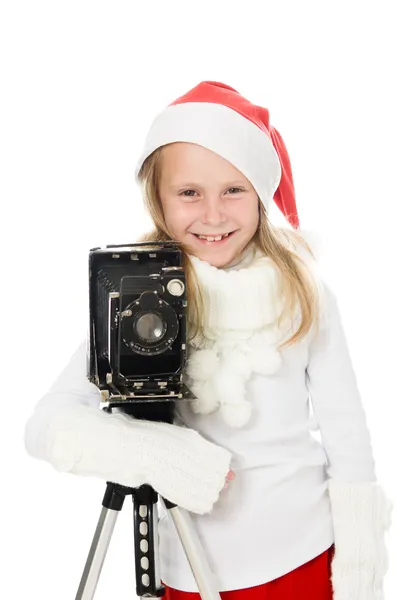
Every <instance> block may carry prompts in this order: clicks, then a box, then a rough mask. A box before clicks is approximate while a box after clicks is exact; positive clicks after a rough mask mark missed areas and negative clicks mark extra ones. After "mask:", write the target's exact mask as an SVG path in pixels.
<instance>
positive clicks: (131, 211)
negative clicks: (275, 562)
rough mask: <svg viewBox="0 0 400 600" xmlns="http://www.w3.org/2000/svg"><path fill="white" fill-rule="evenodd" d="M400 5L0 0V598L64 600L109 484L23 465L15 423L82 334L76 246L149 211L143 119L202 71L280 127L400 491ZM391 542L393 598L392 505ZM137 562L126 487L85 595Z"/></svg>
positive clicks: (82, 257) (392, 489)
mask: <svg viewBox="0 0 400 600" xmlns="http://www.w3.org/2000/svg"><path fill="white" fill-rule="evenodd" d="M397 4H398V3H397V2H395V1H393V2H388V1H385V0H381V1H380V2H379V3H378V2H370V1H368V0H367V1H364V2H362V1H361V0H360V1H354V0H345V1H339V2H338V1H337V0H336V2H334V3H327V2H320V1H314V2H310V1H308V2H307V1H306V0H302V1H301V2H296V1H293V2H288V1H284V0H276V1H275V2H261V1H260V0H247V2H240V3H237V2H233V1H232V0H231V1H229V2H221V1H220V2H218V0H214V2H206V1H205V0H202V2H199V3H194V2H176V1H175V2H174V1H169V2H163V1H159V2H156V1H153V2H147V3H146V2H133V1H132V2H126V1H115V2H104V1H99V0H97V1H96V2H93V1H88V0H79V1H76V0H70V1H69V2H61V1H57V0H52V1H44V0H36V1H35V2H22V1H18V0H13V2H11V1H9V2H4V3H2V6H1V9H0V47H1V63H0V70H1V71H0V85H1V88H2V90H1V94H0V102H1V111H0V122H1V128H0V129H1V133H0V145H1V149H0V151H1V161H0V164H1V178H0V185H1V206H2V228H1V250H2V252H1V255H2V278H1V285H2V293H1V299H2V300H1V301H2V316H3V330H4V336H3V340H2V341H3V343H2V365H3V385H2V391H3V394H2V402H3V410H2V424H3V426H2V427H1V435H0V441H1V446H2V448H1V456H2V494H1V505H2V506H1V515H2V527H1V543H2V551H3V559H2V563H3V570H2V571H3V572H2V576H1V578H0V587H1V588H3V590H2V593H1V596H2V597H4V598H6V597H7V598H26V597H28V596H29V597H30V598H34V599H36V598H38V599H39V598H40V600H54V599H55V598H57V600H71V598H74V597H75V593H76V590H77V586H78V583H79V580H80V576H81V572H82V569H83V566H84V563H85V560H86V555H87V552H88V550H89V546H90V543H91V540H92V536H93V533H94V529H95V526H96V523H97V519H98V516H99V513H100V509H101V500H102V497H103V492H104V483H103V482H102V481H99V480H88V479H84V478H79V477H76V476H74V475H67V474H59V473H57V472H56V471H54V470H53V469H52V468H51V467H50V466H49V465H47V464H46V463H43V462H40V461H35V460H33V459H32V458H30V457H29V456H28V455H27V454H26V452H25V449H24V446H23V429H24V425H25V422H26V420H27V418H28V416H29V414H30V413H31V411H32V410H33V408H34V406H35V404H36V402H37V401H38V400H39V399H40V397H41V395H43V394H44V393H45V391H46V390H47V388H48V386H49V385H50V384H51V383H52V381H53V380H54V379H55V377H56V376H57V375H58V373H59V372H60V371H61V369H62V368H63V367H64V365H65V363H66V362H67V361H68V360H69V358H70V356H71V354H72V352H73V351H74V349H75V347H76V346H77V345H78V343H79V341H80V340H81V339H82V337H83V336H84V335H86V325H87V318H88V298H87V278H88V273H87V259H88V252H89V249H90V248H92V247H94V246H99V245H103V244H111V243H127V242H130V241H134V240H135V238H136V237H137V236H138V235H139V234H140V233H142V231H144V230H145V229H147V228H148V226H149V221H148V220H147V218H146V216H145V215H144V212H143V209H142V205H141V197H140V191H139V189H138V188H137V187H136V184H135V182H134V179H133V172H134V165H135V160H136V158H137V156H138V154H139V152H140V149H141V143H142V141H143V138H144V135H145V133H146V130H147V128H148V126H149V125H150V122H151V120H152V119H153V117H154V116H155V114H156V113H157V112H158V111H160V110H162V108H164V106H166V104H168V103H169V102H171V101H172V100H173V99H175V98H176V97H177V96H179V95H181V94H182V93H184V92H186V91H187V90H188V89H190V88H191V87H193V86H194V85H196V84H197V83H199V82H200V81H201V80H204V79H208V80H217V81H223V82H225V83H227V84H229V85H231V86H233V87H235V88H236V89H238V90H239V91H240V92H241V93H242V94H243V95H245V96H246V97H248V98H249V99H251V100H252V101H253V102H255V103H258V104H261V105H264V106H266V107H268V108H269V110H270V113H271V123H272V125H274V127H276V128H277V129H278V131H279V132H280V133H281V135H282V136H283V139H284V140H285V143H286V145H287V147H288V151H289V154H290V157H291V161H292V166H293V173H294V179H295V185H296V191H297V202H298V210H299V215H300V221H301V224H302V227H303V228H305V229H308V230H311V231H313V232H315V234H316V235H317V236H319V238H320V243H321V244H322V245H321V248H320V255H321V259H320V260H321V266H322V267H323V269H324V270H325V273H326V277H327V279H328V280H329V281H330V282H331V285H332V287H333V288H334V290H335V291H336V294H337V296H338V298H339V302H340V306H341V309H342V317H343V321H344V325H345V328H346V331H347V335H348V341H349V345H350V349H351V353H352V357H353V362H354V367H355V369H356V372H357V375H358V382H359V387H360V390H361V393H362V396H363V400H364V405H365V409H366V412H367V418H368V423H369V427H370V430H371V434H372V438H373V444H374V450H375V457H376V462H377V471H378V476H379V480H380V483H381V484H382V485H383V486H384V487H385V488H386V491H387V493H388V494H389V495H390V496H391V497H392V499H393V500H394V501H395V503H398V501H399V500H400V486H399V475H398V474H399V468H398V457H399V456H400V447H399V446H400V444H399V433H398V431H399V429H398V415H399V384H398V373H399V370H400V364H399V360H400V353H399V349H398V347H399V346H398V340H399V334H400V328H399V319H398V309H397V310H396V306H397V307H399V306H400V296H399V281H398V277H399V268H398V263H399V258H400V253H399V248H398V240H397V235H398V219H399V216H400V210H399V183H398V174H399V167H398V165H399V158H400V156H399V145H398V140H399V136H400V127H399V124H400V123H399V113H398V107H399V105H400V96H399V89H398V59H396V56H397V57H398V56H399V52H400V44H399V37H398V25H399V23H398V19H397V18H395V8H398V6H397ZM274 219H275V220H278V221H279V215H278V213H277V211H274ZM388 542H389V552H390V560H391V566H390V570H389V573H388V576H387V578H386V600H395V598H398V597H399V590H400V585H399V582H398V581H396V580H397V578H398V574H397V572H396V566H397V564H398V562H399V558H400V551H399V546H398V544H399V543H400V529H399V521H398V518H397V515H396V508H395V512H394V513H393V525H392V529H391V532H390V536H389V539H388ZM132 565H133V541H132V527H131V502H130V499H127V500H126V502H125V507H124V510H123V511H122V513H121V515H120V517H119V519H118V521H117V526H116V529H115V533H114V536H113V538H112V543H111V546H110V550H109V553H108V555H107V560H106V562H105V565H104V569H103V573H102V575H101V578H100V583H99V586H98V589H97V592H96V595H95V598H96V600H102V599H108V598H109V597H110V593H112V594H113V597H115V598H116V597H124V598H133V597H136V596H135V591H134V589H135V588H134V573H133V568H132ZM4 567H6V568H4Z"/></svg>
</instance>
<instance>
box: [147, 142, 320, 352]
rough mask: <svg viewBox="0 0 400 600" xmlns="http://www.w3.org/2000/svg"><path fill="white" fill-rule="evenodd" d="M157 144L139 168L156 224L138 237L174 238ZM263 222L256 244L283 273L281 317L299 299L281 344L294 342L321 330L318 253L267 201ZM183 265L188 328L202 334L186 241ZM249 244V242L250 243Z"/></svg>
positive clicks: (197, 290) (200, 307) (261, 207)
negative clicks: (273, 214)
mask: <svg viewBox="0 0 400 600" xmlns="http://www.w3.org/2000/svg"><path fill="white" fill-rule="evenodd" d="M162 148H163V147H162V146H161V147H160V148H157V149H156V150H155V151H154V152H152V154H150V156H148V157H147V159H146V160H145V161H144V163H143V165H142V168H141V170H140V172H139V180H140V183H141V185H142V192H143V201H144V204H145V207H146V209H147V211H148V213H149V215H150V217H151V219H152V221H153V223H154V228H153V229H152V230H151V231H148V232H146V233H145V234H144V235H143V236H141V237H140V239H139V240H138V241H141V242H146V241H155V242H165V241H171V240H173V239H174V238H173V236H172V234H171V232H170V231H169V230H168V227H167V224H166V222H165V219H164V213H163V209H162V204H161V199H160V196H159V191H158V190H159V181H160V175H161V151H162ZM259 214H260V217H259V225H258V229H257V231H256V233H255V234H254V237H253V239H252V240H251V241H250V242H249V244H250V243H252V242H254V243H255V245H256V247H258V248H259V250H261V252H262V253H263V254H265V255H266V256H268V257H269V258H270V259H271V260H272V261H273V263H275V265H276V267H277V268H278V271H279V272H280V273H281V290H282V297H283V299H284V308H283V311H282V314H281V316H280V319H279V321H280V322H281V321H282V320H284V319H287V318H289V319H290V320H292V319H293V316H294V310H295V306H296V303H298V305H299V307H300V314H301V320H300V324H299V326H298V328H297V330H296V331H295V332H294V333H293V335H292V336H291V337H290V338H289V339H287V340H286V341H285V342H283V343H282V344H281V347H284V346H288V345H291V344H294V343H296V342H298V341H299V340H301V339H302V338H303V337H304V336H305V335H306V334H307V333H308V331H309V330H310V329H311V327H312V326H313V325H315V327H316V329H317V330H318V321H319V291H318V290H319V288H318V283H317V279H316V278H315V277H314V276H313V271H312V269H311V268H310V264H311V262H310V260H312V259H314V258H315V257H314V254H313V252H312V250H311V248H310V246H309V245H308V244H307V242H306V240H305V239H304V238H303V237H302V236H301V235H300V234H299V233H298V232H297V231H295V230H291V229H289V228H284V227H276V226H274V225H273V224H272V223H271V222H270V221H269V219H268V217H267V213H266V210H265V207H264V205H263V204H262V203H261V202H259ZM177 243H178V244H181V251H182V265H183V269H184V271H185V277H186V286H187V302H188V325H189V327H188V330H189V332H190V337H191V338H193V337H195V336H197V335H200V336H201V335H202V323H203V318H204V314H205V311H204V301H203V297H202V294H201V288H200V286H199V284H198V281H197V278H196V274H195V271H194V268H193V266H192V263H191V261H190V259H189V256H188V251H187V249H186V248H185V245H184V244H182V243H181V242H177ZM249 244H248V245H249ZM299 246H300V247H301V248H303V249H304V250H305V251H306V253H307V256H309V257H310V260H308V259H307V260H303V258H301V257H300V256H299V254H298V251H297V249H298V248H299Z"/></svg>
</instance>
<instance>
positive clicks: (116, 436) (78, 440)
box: [25, 404, 231, 514]
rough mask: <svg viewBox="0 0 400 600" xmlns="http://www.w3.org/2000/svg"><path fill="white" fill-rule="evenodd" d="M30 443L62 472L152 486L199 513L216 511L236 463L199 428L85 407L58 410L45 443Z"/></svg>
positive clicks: (32, 450) (46, 431) (39, 455)
mask: <svg viewBox="0 0 400 600" xmlns="http://www.w3.org/2000/svg"><path fill="white" fill-rule="evenodd" d="M28 428H29V423H28ZM28 440H29V436H28V435H26V437H25V444H26V448H27V450H28V452H29V453H30V454H31V455H33V456H35V458H39V459H42V460H47V461H48V462H49V463H50V464H51V465H52V466H53V467H54V468H55V469H57V470H58V471H64V472H65V471H68V472H70V473H74V474H76V475H84V476H89V477H90V476H93V477H98V478H100V479H104V480H105V481H112V482H114V483H119V484H121V485H126V486H128V487H138V486H140V485H142V484H144V483H148V484H150V485H151V486H152V487H153V488H154V489H155V490H156V491H157V492H159V493H160V494H161V495H162V496H163V497H164V498H166V499H167V500H170V501H171V502H173V503H175V504H177V505H179V506H181V507H182V508H185V509H187V510H190V511H192V512H195V513H199V514H203V513H206V512H209V511H211V509H212V506H213V504H214V503H215V502H216V500H217V499H218V496H219V492H220V491H221V489H222V488H223V487H224V484H225V478H226V475H227V474H228V471H229V463H230V460H231V454H230V452H228V450H225V449H224V448H222V447H220V446H217V445H216V444H212V443H211V442H209V441H207V440H206V439H205V438H203V437H202V436H201V435H200V434H199V433H198V432H197V431H194V430H193V429H188V428H185V427H178V426H177V425H170V424H168V423H158V422H153V421H142V420H137V419H133V418H132V417H130V416H128V415H125V414H123V413H111V414H108V413H104V412H103V411H101V410H100V409H98V408H94V407H91V406H83V405H82V404H72V405H66V406H60V407H59V410H57V411H53V413H52V415H51V418H49V420H48V422H47V423H46V426H45V427H44V428H43V430H42V439H41V444H40V445H35V447H32V448H30V447H29V443H28Z"/></svg>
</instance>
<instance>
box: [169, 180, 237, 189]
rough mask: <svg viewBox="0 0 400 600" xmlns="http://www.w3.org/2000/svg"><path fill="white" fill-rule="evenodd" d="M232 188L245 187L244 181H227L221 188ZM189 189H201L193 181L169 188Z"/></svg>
mask: <svg viewBox="0 0 400 600" xmlns="http://www.w3.org/2000/svg"><path fill="white" fill-rule="evenodd" d="M228 185H229V186H234V185H240V186H245V185H246V184H245V182H244V181H239V180H236V181H227V182H226V183H224V184H223V185H222V187H226V186H228ZM190 187H202V186H201V184H199V183H195V182H194V181H189V182H183V183H173V184H171V185H170V186H169V188H170V189H171V190H173V189H177V188H190Z"/></svg>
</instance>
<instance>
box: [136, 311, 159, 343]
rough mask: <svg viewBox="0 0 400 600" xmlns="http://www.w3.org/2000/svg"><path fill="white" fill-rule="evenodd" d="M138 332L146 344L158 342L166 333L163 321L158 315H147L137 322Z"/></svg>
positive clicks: (151, 313)
mask: <svg viewBox="0 0 400 600" xmlns="http://www.w3.org/2000/svg"><path fill="white" fill-rule="evenodd" d="M136 332H137V334H138V336H139V337H140V338H141V339H142V340H144V341H146V342H149V343H154V342H157V341H158V340H160V339H161V338H162V337H163V335H164V333H165V325H164V322H163V319H161V317H160V316H159V315H157V314H156V313H153V312H149V313H146V314H144V315H142V316H141V317H139V318H138V320H137V321H136Z"/></svg>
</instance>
